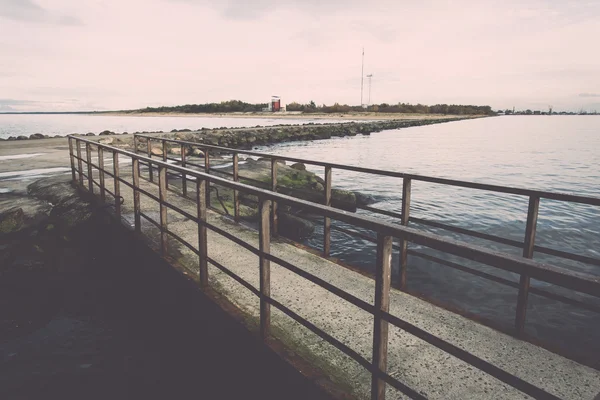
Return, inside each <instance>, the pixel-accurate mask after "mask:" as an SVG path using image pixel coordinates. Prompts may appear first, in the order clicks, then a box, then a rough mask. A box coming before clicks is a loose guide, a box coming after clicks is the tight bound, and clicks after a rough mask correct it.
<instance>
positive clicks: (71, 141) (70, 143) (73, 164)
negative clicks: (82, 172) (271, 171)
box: [69, 136, 77, 183]
mask: <svg viewBox="0 0 600 400" xmlns="http://www.w3.org/2000/svg"><path fill="white" fill-rule="evenodd" d="M73 140H74V139H73V138H72V137H71V136H69V158H70V159H71V179H72V180H73V183H77V178H76V177H75V155H74V154H73Z"/></svg>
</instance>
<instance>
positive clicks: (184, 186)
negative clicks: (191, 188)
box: [181, 144, 187, 197]
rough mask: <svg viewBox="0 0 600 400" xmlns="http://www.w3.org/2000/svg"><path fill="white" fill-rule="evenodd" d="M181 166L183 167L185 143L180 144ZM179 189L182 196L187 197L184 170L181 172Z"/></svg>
mask: <svg viewBox="0 0 600 400" xmlns="http://www.w3.org/2000/svg"><path fill="white" fill-rule="evenodd" d="M181 166H182V167H184V168H185V145H183V144H182V145H181ZM181 191H182V193H183V197H187V176H186V174H185V172H182V173H181Z"/></svg>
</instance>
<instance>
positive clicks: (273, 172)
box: [271, 158, 278, 237]
mask: <svg viewBox="0 0 600 400" xmlns="http://www.w3.org/2000/svg"><path fill="white" fill-rule="evenodd" d="M271 190H272V191H273V192H277V159H276V158H271ZM277 234H278V219H277V202H276V201H272V202H271V235H272V236H273V237H275V236H277Z"/></svg>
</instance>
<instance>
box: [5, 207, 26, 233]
mask: <svg viewBox="0 0 600 400" xmlns="http://www.w3.org/2000/svg"><path fill="white" fill-rule="evenodd" d="M24 223H25V214H24V213H23V209H22V208H21V207H13V208H11V209H9V210H7V211H4V212H3V213H1V214H0V234H8V233H14V232H18V231H19V230H21V228H23V225H24Z"/></svg>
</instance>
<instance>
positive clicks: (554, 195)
mask: <svg viewBox="0 0 600 400" xmlns="http://www.w3.org/2000/svg"><path fill="white" fill-rule="evenodd" d="M136 136H138V137H144V138H150V139H152V140H164V141H167V142H172V143H179V144H187V145H190V146H195V147H201V148H208V149H214V150H220V151H223V152H229V153H239V154H247V155H252V156H258V157H266V158H269V159H271V158H277V159H281V160H286V161H293V162H300V163H304V164H311V165H317V166H322V167H330V168H337V169H343V170H347V171H354V172H362V173H367V174H374V175H381V176H389V177H394V178H409V179H412V180H415V181H422V182H430V183H438V184H442V185H449V186H457V187H463V188H469V189H478V190H486V191H492V192H499V193H507V194H516V195H520V196H534V197H540V198H545V199H551V200H560V201H569V202H573V203H581V204H589V205H594V206H600V198H597V197H589V196H580V195H574V194H570V193H559V192H549V191H543V190H532V189H522V188H516V187H510V186H501V185H490V184H484V183H476V182H468V181H461V180H456V179H447V178H437V177H433V176H426V175H416V174H408V173H404V172H394V171H384V170H379V169H373V168H364V167H356V166H351V165H344V164H334V163H327V162H323V161H317V160H308V159H302V158H295V157H285V156H281V155H277V156H274V155H272V154H268V153H262V152H257V151H249V150H238V149H231V148H227V147H222V146H214V145H208V144H202V143H196V142H188V141H185V140H175V139H167V138H157V137H152V136H149V135H143V134H142V135H136ZM83 140H85V139H83Z"/></svg>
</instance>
